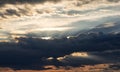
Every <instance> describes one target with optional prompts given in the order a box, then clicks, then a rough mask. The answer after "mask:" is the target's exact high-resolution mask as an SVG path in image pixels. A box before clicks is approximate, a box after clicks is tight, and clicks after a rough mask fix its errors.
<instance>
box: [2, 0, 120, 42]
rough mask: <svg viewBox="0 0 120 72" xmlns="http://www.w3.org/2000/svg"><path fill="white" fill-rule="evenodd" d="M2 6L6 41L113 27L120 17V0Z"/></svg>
mask: <svg viewBox="0 0 120 72" xmlns="http://www.w3.org/2000/svg"><path fill="white" fill-rule="evenodd" d="M0 3H1V7H0V38H1V39H4V40H3V41H10V40H11V39H14V37H20V36H23V37H25V36H26V35H32V36H34V37H57V38H60V37H63V36H68V35H74V34H76V33H78V32H80V31H84V30H90V29H93V28H96V26H99V25H102V24H105V25H106V24H107V25H106V26H107V27H109V26H111V25H112V24H113V26H114V22H118V21H119V18H120V16H119V15H120V8H119V7H120V2H119V0H35V1H33V0H28V1H27V0H21V1H19V0H11V1H10V0H7V1H4V0H1V2H0ZM58 32H59V34H58ZM56 35H59V36H56Z"/></svg>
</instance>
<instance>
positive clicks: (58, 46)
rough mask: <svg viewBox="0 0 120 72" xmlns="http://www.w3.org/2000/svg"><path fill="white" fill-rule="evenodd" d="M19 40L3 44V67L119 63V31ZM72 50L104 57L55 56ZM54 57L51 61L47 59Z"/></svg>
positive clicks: (0, 61) (0, 47)
mask: <svg viewBox="0 0 120 72" xmlns="http://www.w3.org/2000/svg"><path fill="white" fill-rule="evenodd" d="M18 40H19V42H18V43H4V42H1V43H0V66H2V67H12V68H14V69H42V66H44V65H55V66H69V65H70V66H80V65H84V64H97V63H110V62H113V63H117V62H119V60H120V58H119V56H120V52H119V48H120V34H103V33H102V32H99V33H90V34H80V35H79V36H78V37H73V38H70V39H67V38H62V39H54V40H41V39H38V38H32V37H28V38H22V37H21V38H18ZM73 52H88V53H91V54H92V55H96V56H99V57H102V58H104V59H105V60H100V59H99V60H94V59H84V58H83V59H82V58H80V59H79V60H80V61H78V62H77V61H76V60H74V59H69V58H66V59H64V60H65V61H67V62H61V61H58V60H57V59H56V58H58V57H61V56H65V55H69V54H71V53H73ZM48 57H53V58H54V59H53V60H51V61H47V60H46V58H48Z"/></svg>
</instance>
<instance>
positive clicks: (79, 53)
mask: <svg viewBox="0 0 120 72" xmlns="http://www.w3.org/2000/svg"><path fill="white" fill-rule="evenodd" d="M71 56H74V57H88V56H89V55H88V53H87V52H74V53H72V54H71Z"/></svg>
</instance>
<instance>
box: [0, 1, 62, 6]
mask: <svg viewBox="0 0 120 72" xmlns="http://www.w3.org/2000/svg"><path fill="white" fill-rule="evenodd" d="M46 1H49V2H58V1H61V0H0V4H1V5H2V4H7V3H8V4H16V3H44V2H46Z"/></svg>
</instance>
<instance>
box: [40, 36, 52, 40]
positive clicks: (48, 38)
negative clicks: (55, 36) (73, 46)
mask: <svg viewBox="0 0 120 72" xmlns="http://www.w3.org/2000/svg"><path fill="white" fill-rule="evenodd" d="M41 39H43V40H52V37H41Z"/></svg>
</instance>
